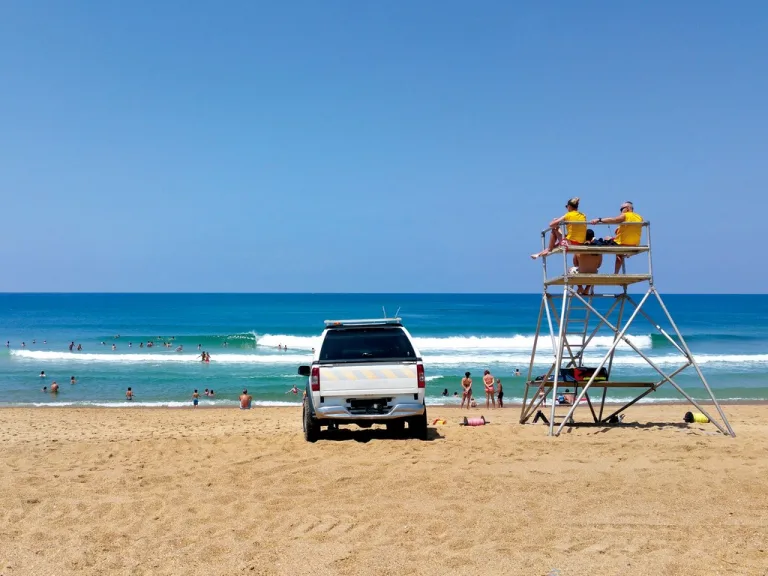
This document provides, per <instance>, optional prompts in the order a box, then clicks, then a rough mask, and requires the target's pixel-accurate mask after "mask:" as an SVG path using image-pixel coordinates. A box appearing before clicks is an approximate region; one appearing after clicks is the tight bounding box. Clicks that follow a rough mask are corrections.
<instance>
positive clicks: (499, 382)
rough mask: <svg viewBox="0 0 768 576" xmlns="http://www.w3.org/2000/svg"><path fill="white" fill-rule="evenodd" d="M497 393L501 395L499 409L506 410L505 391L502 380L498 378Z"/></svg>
mask: <svg viewBox="0 0 768 576" xmlns="http://www.w3.org/2000/svg"><path fill="white" fill-rule="evenodd" d="M496 393H497V394H498V395H499V396H498V399H499V408H504V389H503V388H502V387H501V378H496Z"/></svg>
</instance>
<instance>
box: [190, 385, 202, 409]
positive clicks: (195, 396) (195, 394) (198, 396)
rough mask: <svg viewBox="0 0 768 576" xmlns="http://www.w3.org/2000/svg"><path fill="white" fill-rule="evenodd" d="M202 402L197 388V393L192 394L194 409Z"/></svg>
mask: <svg viewBox="0 0 768 576" xmlns="http://www.w3.org/2000/svg"><path fill="white" fill-rule="evenodd" d="M199 401H200V394H198V393H197V388H195V391H194V392H193V393H192V406H193V407H194V408H197V403H198V402H199Z"/></svg>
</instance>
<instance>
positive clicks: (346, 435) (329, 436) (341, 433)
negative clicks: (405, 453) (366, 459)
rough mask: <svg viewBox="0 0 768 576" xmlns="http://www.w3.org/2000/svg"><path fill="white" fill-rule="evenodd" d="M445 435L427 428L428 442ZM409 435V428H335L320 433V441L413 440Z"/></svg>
mask: <svg viewBox="0 0 768 576" xmlns="http://www.w3.org/2000/svg"><path fill="white" fill-rule="evenodd" d="M441 438H443V436H442V435H441V434H440V433H439V432H438V431H437V430H435V429H434V428H427V439H426V440H425V441H426V442H432V441H434V440H439V439H441ZM412 439H413V438H411V437H410V436H409V435H408V430H407V429H406V430H405V431H404V432H402V433H400V432H392V431H389V430H386V429H384V428H368V429H365V428H363V429H350V428H337V429H334V430H323V431H322V432H321V433H320V439H319V441H323V440H331V441H334V442H345V441H355V442H362V443H365V442H370V441H371V440H412Z"/></svg>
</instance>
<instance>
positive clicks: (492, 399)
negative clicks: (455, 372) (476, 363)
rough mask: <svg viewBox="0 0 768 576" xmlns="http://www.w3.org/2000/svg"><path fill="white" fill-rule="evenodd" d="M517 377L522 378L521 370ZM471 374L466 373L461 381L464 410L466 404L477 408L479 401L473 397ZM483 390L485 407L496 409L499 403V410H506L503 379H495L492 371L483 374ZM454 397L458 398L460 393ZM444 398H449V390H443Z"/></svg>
mask: <svg viewBox="0 0 768 576" xmlns="http://www.w3.org/2000/svg"><path fill="white" fill-rule="evenodd" d="M514 375H515V376H521V374H520V369H519V368H515V374H514ZM470 376H471V374H470V373H469V372H465V373H464V378H462V379H461V408H464V403H465V402H466V405H467V408H477V400H475V397H474V396H473V395H472V378H470ZM483 388H484V391H485V407H486V408H491V407H492V408H496V404H497V402H498V406H499V408H504V388H503V386H502V384H501V378H494V377H493V376H492V375H491V371H490V370H486V371H485V372H484V373H483ZM453 395H454V396H455V397H458V395H459V393H458V392H454V393H453ZM443 396H448V388H445V389H444V390H443Z"/></svg>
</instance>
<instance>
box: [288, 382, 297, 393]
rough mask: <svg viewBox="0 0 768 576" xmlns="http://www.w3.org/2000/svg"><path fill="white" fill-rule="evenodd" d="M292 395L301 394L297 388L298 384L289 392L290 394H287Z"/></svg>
mask: <svg viewBox="0 0 768 576" xmlns="http://www.w3.org/2000/svg"><path fill="white" fill-rule="evenodd" d="M291 393H293V394H298V393H299V389H298V388H297V387H296V384H294V385H293V388H291V389H290V390H288V392H286V394H291Z"/></svg>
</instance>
